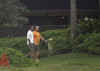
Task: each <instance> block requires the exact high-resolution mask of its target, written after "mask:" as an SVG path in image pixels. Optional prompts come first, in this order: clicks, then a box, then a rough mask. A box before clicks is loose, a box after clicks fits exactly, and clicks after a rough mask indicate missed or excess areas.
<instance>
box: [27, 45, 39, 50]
mask: <svg viewBox="0 0 100 71" xmlns="http://www.w3.org/2000/svg"><path fill="white" fill-rule="evenodd" d="M28 47H29V48H30V51H32V52H39V51H40V48H39V46H38V45H34V44H30V45H29V46H28Z"/></svg>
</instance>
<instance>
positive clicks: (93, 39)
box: [79, 33, 100, 54]
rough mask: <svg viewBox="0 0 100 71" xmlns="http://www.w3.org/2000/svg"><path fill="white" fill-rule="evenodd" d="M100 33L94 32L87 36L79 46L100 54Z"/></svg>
mask: <svg viewBox="0 0 100 71" xmlns="http://www.w3.org/2000/svg"><path fill="white" fill-rule="evenodd" d="M99 42H100V33H92V34H89V35H88V37H86V38H85V39H84V41H83V43H81V44H80V45H79V46H80V48H81V49H82V50H83V49H86V50H88V52H90V53H95V54H100V43H99Z"/></svg>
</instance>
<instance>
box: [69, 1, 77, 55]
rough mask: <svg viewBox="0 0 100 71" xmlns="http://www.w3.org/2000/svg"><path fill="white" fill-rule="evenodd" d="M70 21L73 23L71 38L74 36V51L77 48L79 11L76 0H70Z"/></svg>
mask: <svg viewBox="0 0 100 71" xmlns="http://www.w3.org/2000/svg"><path fill="white" fill-rule="evenodd" d="M70 8H71V9H70V23H71V38H72V44H73V47H72V53H73V52H74V51H75V50H76V49H75V48H76V44H75V42H74V41H75V37H76V24H77V12H76V0H70Z"/></svg>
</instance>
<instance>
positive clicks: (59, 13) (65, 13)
mask: <svg viewBox="0 0 100 71" xmlns="http://www.w3.org/2000/svg"><path fill="white" fill-rule="evenodd" d="M77 14H78V15H83V16H84V15H95V16H96V15H97V16H98V15H100V10H99V9H78V10H77ZM24 16H70V10H69V9H67V10H64V9H56V10H33V11H32V12H30V13H24Z"/></svg>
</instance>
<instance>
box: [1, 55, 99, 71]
mask: <svg viewBox="0 0 100 71" xmlns="http://www.w3.org/2000/svg"><path fill="white" fill-rule="evenodd" d="M0 71H100V57H99V56H93V55H92V56H88V55H87V54H81V55H80V56H78V57H71V54H62V55H56V56H50V57H46V58H41V62H40V65H39V66H35V65H33V66H31V67H25V68H15V67H11V68H10V69H8V68H0Z"/></svg>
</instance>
